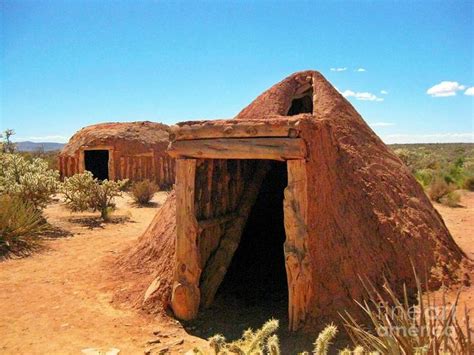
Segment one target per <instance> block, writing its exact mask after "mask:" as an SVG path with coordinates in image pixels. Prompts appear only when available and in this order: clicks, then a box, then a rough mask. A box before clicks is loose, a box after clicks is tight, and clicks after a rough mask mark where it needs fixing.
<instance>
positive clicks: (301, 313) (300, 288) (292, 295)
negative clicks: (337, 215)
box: [283, 160, 313, 331]
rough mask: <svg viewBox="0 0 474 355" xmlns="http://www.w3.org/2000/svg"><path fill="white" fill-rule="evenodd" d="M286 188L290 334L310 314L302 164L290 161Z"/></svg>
mask: <svg viewBox="0 0 474 355" xmlns="http://www.w3.org/2000/svg"><path fill="white" fill-rule="evenodd" d="M287 164H288V187H287V188H286V189H285V199H284V201H283V209H284V223H285V233H286V241H285V245H284V250H285V266H286V274H287V278H288V317H289V325H288V326H289V330H291V331H296V330H298V329H300V328H301V327H302V326H303V325H304V322H305V320H306V317H307V315H308V313H309V311H310V302H311V300H312V295H311V292H312V288H311V285H312V280H313V279H312V273H311V263H310V258H309V250H308V228H307V217H308V214H307V209H308V200H307V175H306V162H305V161H304V160H290V161H288V162H287Z"/></svg>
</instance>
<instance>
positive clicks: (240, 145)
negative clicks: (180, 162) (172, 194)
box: [168, 138, 306, 161]
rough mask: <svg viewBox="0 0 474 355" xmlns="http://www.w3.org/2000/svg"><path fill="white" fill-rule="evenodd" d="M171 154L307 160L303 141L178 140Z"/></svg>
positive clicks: (169, 149)
mask: <svg viewBox="0 0 474 355" xmlns="http://www.w3.org/2000/svg"><path fill="white" fill-rule="evenodd" d="M168 154H169V155H170V156H171V157H173V158H201V159H268V160H281V161H283V160H289V159H304V158H305V157H306V145H305V143H304V141H303V139H301V138H217V139H199V140H192V141H176V142H173V143H171V144H170V147H169V148H168Z"/></svg>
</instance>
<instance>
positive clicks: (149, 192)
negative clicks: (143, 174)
mask: <svg viewBox="0 0 474 355" xmlns="http://www.w3.org/2000/svg"><path fill="white" fill-rule="evenodd" d="M157 191H158V186H157V185H156V184H155V183H154V182H152V181H150V180H143V181H139V182H136V183H134V184H133V186H132V189H131V192H132V196H133V199H134V200H135V202H136V203H138V204H140V205H146V204H147V203H149V202H150V201H151V199H152V198H153V195H154V194H155V193H156V192H157Z"/></svg>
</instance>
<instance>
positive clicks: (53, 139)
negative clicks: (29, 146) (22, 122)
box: [15, 135, 69, 143]
mask: <svg viewBox="0 0 474 355" xmlns="http://www.w3.org/2000/svg"><path fill="white" fill-rule="evenodd" d="M68 140H69V137H65V136H59V135H57V136H54V135H52V136H29V137H15V142H22V141H31V142H46V143H48V142H54V143H66V142H67V141H68Z"/></svg>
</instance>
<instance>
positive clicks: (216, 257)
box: [200, 162, 270, 308]
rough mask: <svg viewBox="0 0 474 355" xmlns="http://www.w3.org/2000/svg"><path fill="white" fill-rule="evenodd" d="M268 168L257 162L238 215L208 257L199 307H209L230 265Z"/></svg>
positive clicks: (268, 166) (267, 165) (266, 165)
mask: <svg viewBox="0 0 474 355" xmlns="http://www.w3.org/2000/svg"><path fill="white" fill-rule="evenodd" d="M269 170H270V165H269V164H268V162H262V163H261V164H259V166H258V168H257V170H256V171H255V174H254V176H253V179H252V181H251V182H250V183H249V185H248V186H246V187H245V190H244V194H243V196H242V198H241V200H240V203H239V206H238V208H237V211H238V212H239V215H238V217H237V218H236V219H235V220H234V223H232V225H231V226H229V227H228V228H227V229H226V231H225V233H224V235H223V236H222V238H221V241H220V243H219V247H218V248H217V250H216V252H215V253H214V254H213V255H212V256H211V257H210V258H209V261H208V262H207V264H206V267H205V268H204V271H203V274H202V278H201V286H200V290H201V307H204V308H206V307H209V306H210V305H211V304H212V302H213V300H214V297H215V295H216V292H217V289H218V288H219V286H220V284H221V282H222V280H223V279H224V276H225V273H226V272H227V269H228V267H229V265H230V262H231V260H232V257H233V256H234V253H235V251H236V250H237V247H238V246H239V243H240V238H241V236H242V232H243V230H244V228H245V224H246V223H247V218H248V216H249V214H250V211H251V209H252V206H253V205H254V204H255V201H256V200H257V196H258V191H259V190H260V186H261V185H262V182H263V179H264V178H265V175H266V174H267V173H268V171H269Z"/></svg>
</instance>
